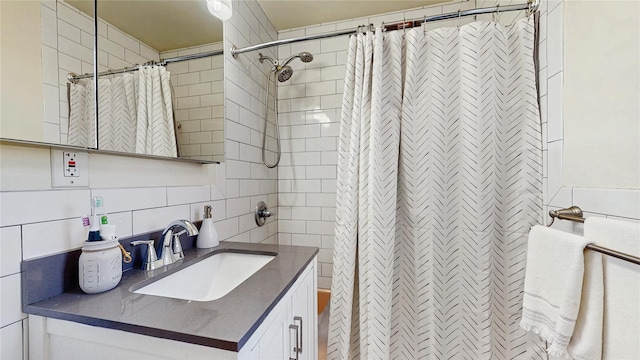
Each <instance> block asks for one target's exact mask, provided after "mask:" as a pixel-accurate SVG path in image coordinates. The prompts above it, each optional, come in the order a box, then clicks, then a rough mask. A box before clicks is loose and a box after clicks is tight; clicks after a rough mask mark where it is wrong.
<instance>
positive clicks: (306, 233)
mask: <svg viewBox="0 0 640 360" xmlns="http://www.w3.org/2000/svg"><path fill="white" fill-rule="evenodd" d="M512 2H513V3H516V2H517V3H519V2H520V0H515V1H512ZM476 3H477V4H476ZM495 3H496V2H495V1H490V0H487V1H468V2H464V3H462V4H451V5H446V6H436V7H432V8H425V9H419V10H415V11H408V12H406V13H405V15H402V16H406V17H407V18H412V17H421V16H423V15H425V14H435V13H441V12H443V11H446V12H449V11H457V9H458V8H461V7H463V6H464V7H467V6H469V7H474V6H478V7H480V6H488V5H493V4H495ZM506 3H508V2H505V1H500V4H506ZM233 6H234V17H233V18H232V19H231V20H230V21H228V22H226V23H225V30H226V38H225V42H224V48H225V49H228V48H230V47H231V45H232V44H233V45H236V46H238V47H244V46H248V45H251V44H255V43H257V42H264V41H270V40H274V39H276V38H278V37H280V38H288V37H293V36H300V35H305V34H313V33H320V32H324V31H333V30H337V29H344V28H355V27H356V26H358V25H360V24H363V23H369V22H371V19H373V18H371V19H354V20H351V21H343V22H336V23H330V24H321V25H318V26H312V27H307V28H302V29H294V30H290V31H282V32H281V33H280V34H277V32H276V31H275V29H274V28H273V26H271V25H270V23H269V21H268V20H267V18H266V16H265V15H264V13H263V12H262V10H261V9H260V7H259V6H258V5H257V3H255V2H245V1H237V0H236V1H234V4H233ZM41 9H42V13H41V14H42V23H43V28H46V29H51V28H52V27H53V28H56V29H57V27H58V26H60V24H59V21H61V22H64V23H66V24H62V26H67V24H73V26H74V27H75V28H77V29H78V31H79V33H80V45H81V46H83V47H85V48H88V49H90V48H91V43H92V36H91V32H92V27H93V25H92V23H91V21H90V20H88V19H87V18H86V17H84V16H82V15H80V14H79V13H77V12H74V11H73V10H72V9H70V8H69V7H68V6H67V5H65V4H64V3H62V2H61V1H42V7H41ZM562 9H563V5H562V2H561V1H553V2H548V1H543V2H542V6H541V16H540V32H539V34H540V37H539V42H540V46H539V53H538V54H539V71H540V72H539V74H540V102H541V112H542V114H541V118H542V126H543V136H544V139H545V140H544V144H543V149H544V159H545V162H544V174H543V178H544V183H543V184H544V205H545V209H544V210H545V213H546V211H547V210H549V209H550V208H556V207H561V206H562V207H564V206H568V205H571V204H573V203H574V201H575V204H576V205H581V206H582V207H583V208H584V209H585V210H586V211H588V215H589V216H605V214H607V216H617V217H620V218H624V219H635V220H638V219H640V209H638V203H640V199H639V194H640V191H638V190H637V189H635V190H607V189H573V188H565V187H563V184H562V180H561V176H562V138H563V135H564V134H562V131H561V129H562V113H561V104H562V101H560V106H557V105H553V106H548V105H547V104H548V102H549V101H548V100H547V98H549V99H550V97H551V96H553V97H554V100H553V101H557V100H558V99H557V97H561V96H562V91H561V88H562V77H561V76H560V77H557V78H554V81H555V82H556V83H554V84H552V83H551V81H550V80H549V79H551V78H553V77H554V76H557V75H558V74H561V73H562V67H563V66H564V65H563V64H562V46H558V45H557V42H560V43H562V29H563V28H562V24H558V23H551V24H550V22H552V21H556V22H558V21H560V22H561V21H562V16H561V15H562ZM56 10H57V11H56ZM554 12H557V13H554ZM548 14H551V15H553V16H547V15H548ZM387 15H388V16H387ZM387 15H384V16H382V17H375V21H376V25H379V24H380V21H389V20H388V19H393V18H398V14H395V13H394V14H387ZM500 21H501V22H505V21H508V17H507V14H502V15H501V17H500ZM448 24H449V23H448ZM457 24H458V23H456V21H452V22H450V25H453V26H456V25H457ZM437 25H439V26H442V25H444V23H439V24H437ZM78 31H75V30H73V29H72V28H65V35H64V36H63V35H62V34H61V35H60V36H59V37H56V36H52V34H56V33H57V30H56V31H43V38H42V40H43V48H42V49H43V69H44V68H45V67H48V68H49V69H50V70H49V71H43V75H44V78H43V82H44V84H43V86H55V87H58V88H59V95H60V104H59V111H60V114H61V116H62V118H61V122H60V130H59V133H60V134H61V135H64V134H65V133H64V131H63V130H62V128H63V127H64V128H66V127H65V124H66V123H65V121H66V120H65V119H64V115H65V112H66V109H67V104H66V79H65V77H66V74H67V72H68V71H70V70H71V71H75V72H91V71H92V70H91V64H90V62H87V61H86V60H87V59H86V51H85V50H84V49H82V50H81V51H80V52H81V53H82V54H74V56H69V54H66V53H65V52H63V51H61V50H62V49H75V51H78V50H79V48H78V47H77V46H76V47H75V48H74V46H72V44H71V41H70V39H69V37H72V38H74V39H76V40H77V32H78ZM108 31H109V25H107V24H104V23H101V24H100V33H101V34H107V36H106V37H105V39H103V40H102V41H103V43H107V44H110V45H111V46H112V51H113V52H114V54H107V53H106V52H102V51H101V52H100V64H101V66H103V67H106V66H109V67H111V66H112V65H114V64H116V63H117V64H118V65H119V62H118V61H127V58H128V59H129V60H131V59H132V58H133V57H135V56H134V54H138V55H140V56H142V57H143V58H145V59H148V58H149V57H152V56H155V55H154V53H153V50H151V49H148V48H146V47H145V46H138V47H137V50H138V52H132V50H136V46H135V45H134V42H132V41H128V40H127V39H126V37H124V38H123V35H122V34H120V33H118V32H117V31H115V30H113V31H111V33H109V32H108ZM74 34H76V35H74ZM558 37H559V38H560V39H558ZM61 38H62V39H61ZM346 39H347V38H346V37H341V38H335V39H330V41H315V42H305V43H300V44H296V45H295V46H294V45H289V46H282V47H280V48H279V49H277V53H278V56H279V57H280V58H284V57H286V56H289V55H290V54H292V53H296V52H299V51H312V52H313V53H314V56H315V60H314V61H313V62H311V63H308V64H302V63H300V62H299V61H294V62H293V63H292V66H293V67H294V70H295V72H294V74H293V77H292V78H291V80H289V82H290V83H287V84H284V85H285V86H291V85H304V86H298V87H296V89H297V90H296V91H300V92H304V93H303V94H302V93H300V94H297V93H290V95H289V96H291V97H290V98H287V99H280V100H279V111H280V121H281V127H282V131H281V133H282V135H283V141H282V148H283V156H282V165H281V166H279V167H278V169H277V170H275V169H270V170H267V169H266V168H265V167H264V165H262V164H261V156H260V147H261V143H262V124H263V123H262V119H263V116H262V114H263V111H264V110H263V106H264V97H265V95H266V72H267V71H268V68H269V66H268V65H267V64H263V65H261V64H259V62H258V61H257V53H256V52H250V53H246V54H242V55H240V56H239V57H238V59H234V58H232V57H231V56H230V54H228V53H227V54H225V57H224V65H225V66H224V74H225V80H226V81H225V86H226V89H225V90H226V94H225V102H224V106H225V110H226V116H225V126H224V127H225V132H226V136H225V137H226V142H225V151H226V159H227V161H226V162H225V163H223V164H221V165H217V166H213V165H212V169H213V170H214V172H215V174H214V175H213V176H215V179H216V180H215V182H214V181H213V180H211V181H207V182H204V183H203V182H201V181H200V180H195V179H194V180H190V177H193V174H196V173H202V172H204V171H202V167H203V166H201V165H194V164H187V165H185V164H182V163H174V162H169V161H159V160H153V162H152V160H141V159H133V158H121V157H117V156H111V157H108V159H107V160H108V162H107V161H106V160H105V159H104V157H105V156H104V155H97V154H92V155H90V161H91V160H93V161H94V162H99V163H100V164H102V167H103V169H95V168H92V169H91V172H90V178H91V179H90V183H91V184H92V187H91V188H89V189H78V190H53V189H51V188H48V187H47V186H45V185H43V183H42V182H41V181H34V180H29V179H24V178H25V177H30V176H31V175H32V174H37V175H38V176H40V177H42V176H45V177H46V175H47V174H50V170H51V169H50V163H49V161H50V158H49V150H48V149H40V148H21V151H18V152H16V151H13V150H12V151H10V152H4V153H5V154H6V153H11V154H14V155H15V156H18V157H21V160H24V161H15V159H6V158H4V156H5V155H3V159H2V167H3V172H7V171H10V172H14V173H16V174H21V176H20V177H18V176H14V175H12V176H8V177H7V176H5V174H3V179H9V181H3V182H2V184H0V185H1V190H2V192H0V206H1V208H0V257H1V258H0V260H1V261H2V262H1V265H0V298H1V301H2V305H1V308H0V342H1V346H0V357H1V358H2V359H5V358H7V359H19V358H21V357H23V358H26V356H27V355H26V351H24V346H25V345H26V344H27V341H26V339H27V335H26V334H25V330H24V329H26V321H27V320H26V315H25V314H23V313H22V312H21V309H20V293H21V292H20V276H21V274H20V268H19V261H20V260H22V259H27V258H30V257H35V256H41V255H50V254H53V253H57V252H61V251H66V250H68V249H71V248H77V247H79V246H80V244H81V242H82V241H83V240H84V239H83V236H84V234H85V230H86V229H83V228H82V226H81V220H80V218H81V217H82V216H84V215H86V214H88V213H89V211H90V198H91V196H103V197H104V202H105V207H106V211H107V212H108V213H109V220H110V222H113V223H116V224H117V225H118V235H120V236H129V235H132V234H135V233H137V232H138V231H150V230H159V229H160V228H162V227H164V226H165V225H166V224H167V223H166V222H167V221H170V220H174V219H175V218H174V217H184V218H187V219H190V220H194V221H195V220H200V219H201V218H202V209H203V207H204V205H212V206H213V207H214V211H213V216H214V220H215V224H216V227H217V229H218V233H219V235H220V238H221V239H225V240H232V241H245V242H269V243H275V242H278V243H280V244H295V245H311V246H319V247H320V252H319V255H318V261H319V262H320V271H319V276H320V277H319V286H320V287H322V288H329V287H330V281H331V275H332V261H333V242H334V236H333V226H334V224H333V222H334V218H335V187H336V185H335V184H336V179H335V162H336V151H337V137H338V133H337V131H338V130H337V127H338V125H337V124H338V123H339V121H340V119H339V114H340V103H339V101H340V100H339V99H340V98H341V93H342V87H343V83H342V80H341V77H339V76H338V75H339V73H340V71H342V72H344V68H343V65H344V63H345V59H346ZM67 40H69V41H67ZM106 40H109V41H112V42H113V44H111V43H108V42H107V41H106ZM554 42H555V43H554ZM547 44H552V45H550V46H548V45H547ZM553 44H555V45H553ZM76 45H77V44H76ZM307 45H308V46H307ZM308 49H310V50H308ZM65 51H66V50H65ZM262 52H263V54H265V55H268V56H272V57H274V58H275V57H276V50H275V49H264V50H262ZM116 53H117V54H118V55H121V56H122V57H118V56H116ZM63 66H64V69H63V70H58V68H59V67H63ZM200 66H201V65H200ZM114 67H119V66H114ZM337 67H342V70H340V69H339V68H337ZM67 68H69V69H67ZM51 70H52V71H51ZM199 71H200V75H201V78H202V76H203V73H204V72H206V71H207V70H199ZM204 76H205V78H206V76H209V74H205V75H204ZM211 76H213V74H211ZM207 79H208V78H207ZM558 80H559V84H558V83H557V82H558ZM185 81H189V79H188V78H187V79H186V80H185ZM332 84H334V85H335V93H327V92H328V91H329V90H328V89H330V88H331V87H332V86H333V85H332ZM547 84H548V86H547ZM558 86H559V87H560V89H558V88H557V87H558ZM552 87H554V88H553V89H552ZM185 89H186V90H184V89H183V90H182V91H183V92H184V91H187V94H188V91H189V89H188V88H185ZM193 91H194V93H193V94H194V95H192V96H201V95H195V94H196V93H198V94H199V93H200V92H201V91H203V90H202V89H201V88H198V87H195V88H193ZM308 91H309V93H307V92H308ZM336 99H338V100H336ZM323 100H324V101H323ZM207 101H209V99H206V100H205V103H207V104H210V103H208V102H207ZM211 104H212V103H211ZM211 106H213V105H211ZM559 109H560V110H559ZM271 112H273V108H272V110H271ZM196 113H197V112H196ZM200 115H201V114H200ZM200 115H198V114H194V116H200ZM52 125H54V126H55V124H53V123H52ZM324 125H327V126H326V127H324ZM294 127H296V128H295V130H294V129H293V128H294ZM547 127H549V128H550V129H554V131H553V135H552V134H547ZM558 130H560V131H558ZM269 132H270V133H272V132H273V130H272V129H271V130H269ZM294 135H295V137H294ZM547 142H548V144H547ZM3 146H4V145H3ZM3 149H4V148H3ZM7 149H8V148H7ZM269 149H274V144H273V143H270V144H269ZM27 154H28V155H27ZM271 155H272V154H271ZM318 156H319V157H318ZM9 160H11V161H9ZM150 162H152V164H153V169H152V168H150V167H149V166H148V164H149V163H150ZM36 164H37V165H36ZM34 166H37V167H46V169H45V170H46V171H43V172H41V171H39V170H34V169H33V167H34ZM123 167H124V168H126V169H136V170H138V173H136V174H131V175H130V177H131V180H129V182H130V183H131V184H130V185H129V187H126V184H125V182H123V181H124V180H123V179H126V178H127V177H128V176H127V174H126V173H119V171H121V169H122V168H123ZM157 168H162V171H161V172H160V173H158V171H157ZM105 169H107V170H108V171H106V170H105ZM185 172H186V173H189V174H191V175H190V176H184V173H185ZM133 175H135V176H133ZM144 176H146V177H147V179H146V180H147V181H141V180H140V179H141V177H144ZM202 176H203V175H202V174H200V176H199V177H197V179H201V178H202ZM18 181H19V182H20V183H18ZM94 184H100V185H99V186H96V185H94ZM109 184H112V185H109ZM114 187H117V188H114ZM33 190H41V191H33ZM259 200H264V201H266V202H267V204H268V205H269V206H270V207H271V208H272V209H275V210H276V214H277V215H276V218H277V220H276V219H274V217H271V218H270V219H269V220H268V222H267V225H266V226H264V227H260V228H258V227H257V226H256V225H255V223H253V222H252V221H253V220H252V212H253V207H255V204H256V203H257V201H259ZM545 213H543V214H541V220H542V219H545V218H546V214H545ZM557 224H558V225H554V226H558V228H561V229H566V230H568V231H575V232H580V230H581V228H580V226H579V225H575V224H573V223H570V222H557ZM23 354H24V355H23Z"/></svg>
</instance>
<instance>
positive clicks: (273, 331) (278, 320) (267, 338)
mask: <svg viewBox="0 0 640 360" xmlns="http://www.w3.org/2000/svg"><path fill="white" fill-rule="evenodd" d="M274 310H276V311H277V314H276V315H275V317H274V320H273V322H271V323H270V324H269V326H268V327H267V328H266V329H265V331H264V335H263V336H262V337H261V338H260V342H259V344H258V349H259V354H260V357H259V358H260V359H262V360H272V359H273V360H282V359H288V358H289V355H288V354H287V352H286V351H287V348H286V345H288V340H287V339H288V336H289V323H288V322H287V307H286V306H278V307H277V309H274Z"/></svg>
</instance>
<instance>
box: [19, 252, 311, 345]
mask: <svg viewBox="0 0 640 360" xmlns="http://www.w3.org/2000/svg"><path fill="white" fill-rule="evenodd" d="M229 249H233V250H238V251H239V252H247V251H259V252H275V253H277V256H276V257H275V258H274V259H273V260H272V261H270V262H269V263H268V264H267V265H265V266H264V267H263V268H262V269H260V270H259V271H258V272H256V273H255V274H254V275H253V276H251V277H250V278H249V279H247V280H246V281H245V282H243V283H242V284H240V285H239V286H238V287H236V288H235V289H234V290H232V291H231V292H230V293H229V294H227V295H225V296H223V297H222V298H220V299H217V300H214V301H208V302H199V301H188V300H179V299H172V298H166V297H158V296H152V295H143V294H134V293H133V290H132V289H138V288H140V286H141V284H140V283H141V282H143V283H144V284H146V283H148V282H151V279H150V278H152V277H158V276H160V277H164V276H167V275H168V274H170V273H173V272H175V271H178V270H180V269H182V268H184V267H186V266H189V265H191V264H193V263H195V262H197V261H199V260H202V259H204V258H206V257H208V256H211V255H213V254H215V253H218V252H223V251H228V250H229ZM317 253H318V249H317V248H313V247H301V246H286V245H270V244H248V243H231V242H221V243H220V246H218V247H215V248H213V249H195V248H193V249H188V250H185V259H184V260H183V261H182V262H179V263H176V264H173V265H170V266H166V267H163V268H161V269H157V270H152V271H142V270H137V269H135V270H128V271H125V272H123V274H122V280H121V282H120V284H119V285H118V286H117V287H116V288H114V289H112V290H110V291H107V292H104V293H100V294H93V295H88V294H85V293H83V292H82V290H80V288H75V289H73V290H68V291H66V292H64V293H62V294H60V295H56V296H54V297H50V298H47V299H44V300H40V301H37V302H35V303H32V304H23V311H24V312H25V313H28V314H33V315H39V316H44V317H50V318H55V319H61V320H69V321H74V322H78V323H83V324H88V325H93V326H100V327H105V328H110V329H116V330H123V331H128V332H134V333H138V334H143V335H149V336H154V337H159V338H165V339H171V340H177V341H183V342H188V343H192V344H198V345H203V346H209V347H216V348H221V349H225V350H231V351H239V350H240V349H241V348H242V346H243V345H244V344H245V343H246V341H247V340H248V339H249V338H250V337H251V335H252V334H253V333H254V331H255V330H256V329H257V328H258V326H259V325H260V324H261V323H262V321H263V320H264V319H265V318H266V316H267V315H268V314H269V312H270V311H271V309H272V308H273V307H274V306H275V305H276V304H277V303H278V301H279V300H280V299H281V298H282V297H283V296H284V294H285V293H286V292H287V290H288V289H289V288H290V287H291V286H292V285H293V283H294V282H295V281H296V279H297V278H298V277H299V276H300V275H301V273H302V271H303V270H304V268H305V267H306V266H307V265H308V264H309V263H310V262H311V261H312V260H313V258H314V256H315V255H316V254H317ZM76 276H77V275H76Z"/></svg>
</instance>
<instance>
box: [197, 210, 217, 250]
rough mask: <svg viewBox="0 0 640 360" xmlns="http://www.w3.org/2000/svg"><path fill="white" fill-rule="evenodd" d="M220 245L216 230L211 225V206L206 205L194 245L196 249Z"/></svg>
mask: <svg viewBox="0 0 640 360" xmlns="http://www.w3.org/2000/svg"><path fill="white" fill-rule="evenodd" d="M218 245H220V240H219V239H218V232H217V231H216V227H215V226H214V225H213V219H212V218H211V206H209V205H206V206H205V207H204V219H202V225H201V226H200V230H199V231H198V240H196V247H197V248H198V249H206V248H212V247H214V246H218Z"/></svg>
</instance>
